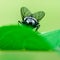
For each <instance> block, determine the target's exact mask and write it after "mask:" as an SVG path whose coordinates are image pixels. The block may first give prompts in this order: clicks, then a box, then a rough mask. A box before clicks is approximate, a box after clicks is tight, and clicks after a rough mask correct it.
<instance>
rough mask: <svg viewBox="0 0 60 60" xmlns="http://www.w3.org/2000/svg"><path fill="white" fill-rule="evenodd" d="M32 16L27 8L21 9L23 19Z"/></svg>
mask: <svg viewBox="0 0 60 60" xmlns="http://www.w3.org/2000/svg"><path fill="white" fill-rule="evenodd" d="M30 15H31V12H30V11H29V10H28V9H27V8H26V7H22V8H21V16H22V19H24V17H27V16H30Z"/></svg>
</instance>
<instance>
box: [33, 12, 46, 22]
mask: <svg viewBox="0 0 60 60" xmlns="http://www.w3.org/2000/svg"><path fill="white" fill-rule="evenodd" d="M32 15H33V17H34V18H36V19H37V21H40V20H41V19H42V18H43V17H44V16H45V12H43V11H39V12H36V13H34V14H32Z"/></svg>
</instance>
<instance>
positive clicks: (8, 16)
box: [0, 0, 60, 32]
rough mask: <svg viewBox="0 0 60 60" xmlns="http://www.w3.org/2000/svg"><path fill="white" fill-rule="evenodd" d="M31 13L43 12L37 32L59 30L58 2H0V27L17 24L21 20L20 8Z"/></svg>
mask: <svg viewBox="0 0 60 60" xmlns="http://www.w3.org/2000/svg"><path fill="white" fill-rule="evenodd" d="M23 6H25V7H27V8H29V9H30V11H31V12H33V13H34V12H37V11H42V10H43V11H45V14H46V15H45V17H44V18H43V19H42V20H41V22H40V24H41V28H40V29H39V31H41V32H44V31H50V30H55V29H60V0H0V26H2V25H10V24H17V21H18V20H21V15H20V8H21V7H23Z"/></svg>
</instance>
